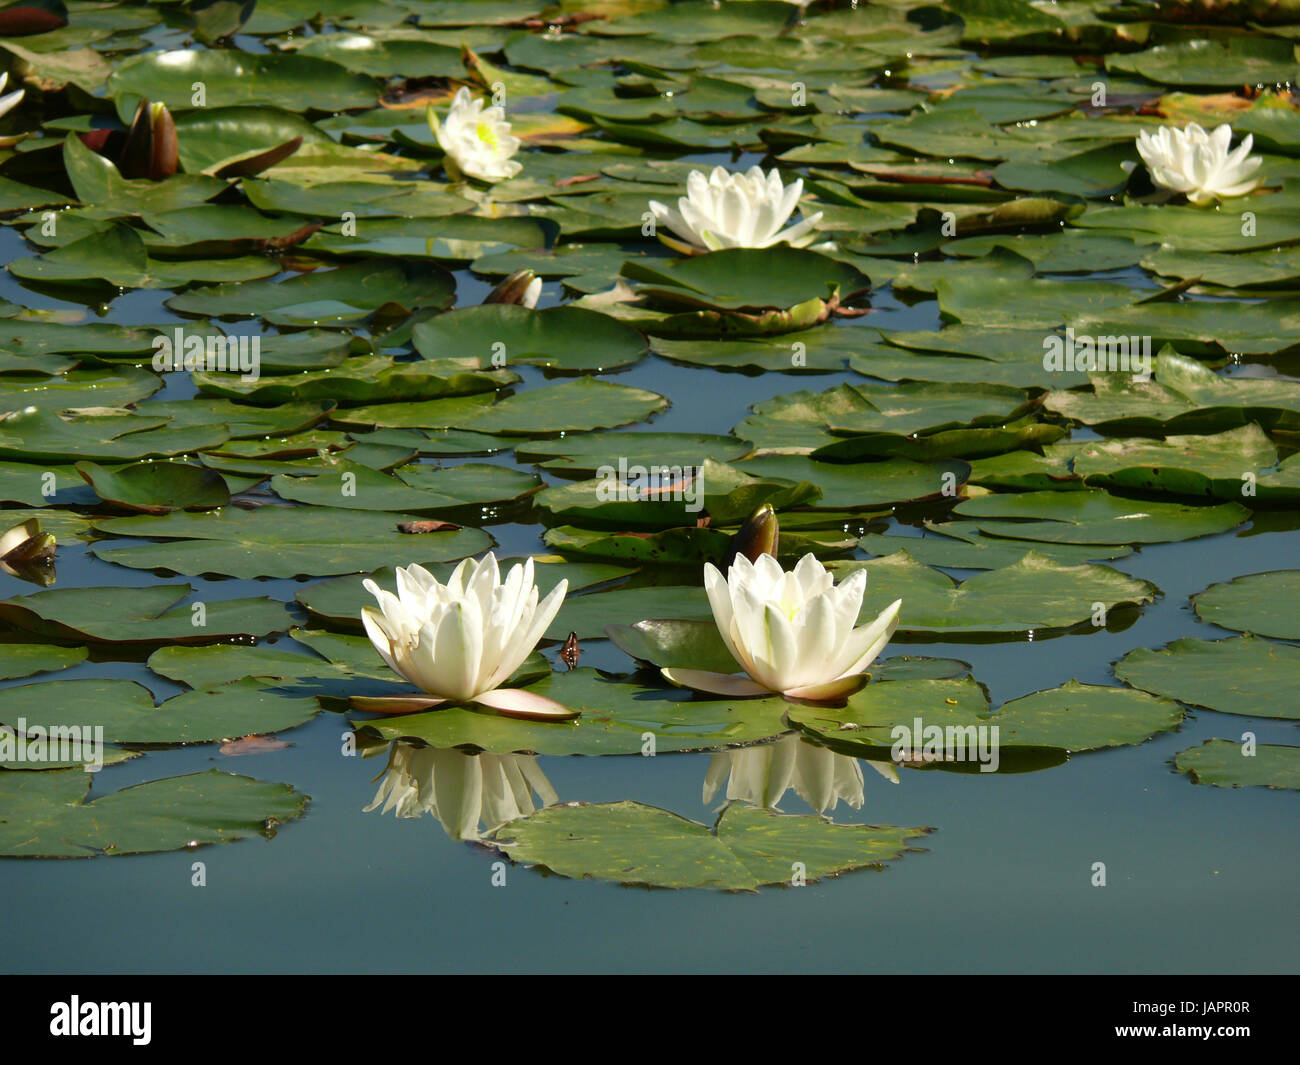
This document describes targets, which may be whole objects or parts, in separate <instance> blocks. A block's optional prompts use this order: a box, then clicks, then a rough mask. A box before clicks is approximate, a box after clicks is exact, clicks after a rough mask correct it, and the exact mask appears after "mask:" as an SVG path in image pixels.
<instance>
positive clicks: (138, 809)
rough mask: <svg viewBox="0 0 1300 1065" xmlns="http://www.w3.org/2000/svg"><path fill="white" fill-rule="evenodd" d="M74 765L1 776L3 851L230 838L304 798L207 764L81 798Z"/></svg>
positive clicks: (296, 810) (263, 828) (74, 854)
mask: <svg viewBox="0 0 1300 1065" xmlns="http://www.w3.org/2000/svg"><path fill="white" fill-rule="evenodd" d="M90 783H91V778H90V774H88V773H85V772H82V771H81V770H79V769H65V770H58V771H52V772H49V773H3V774H0V806H3V809H4V811H5V819H4V820H0V855H3V856H5V857H11V858H93V857H98V856H100V855H106V856H114V855H119V854H149V853H156V852H158V851H172V850H184V849H188V848H190V847H193V846H197V845H199V844H204V843H229V842H232V841H233V840H237V839H242V838H244V837H245V836H249V835H252V834H253V833H260V834H262V835H269V834H271V833H272V831H273V826H276V825H280V824H283V823H284V822H286V821H292V820H294V819H295V818H298V817H301V816H302V814H303V812H304V811H305V810H306V808H307V803H308V801H309V800H308V797H307V796H306V795H303V794H301V793H299V792H296V791H294V790H293V788H292V787H290V786H289V785H288V784H269V783H266V782H264V781H260V780H253V779H251V778H250V777H242V776H236V775H235V774H233V773H222V772H219V771H218V770H216V769H209V770H208V771H207V772H206V773H191V774H190V775H189V776H182V777H170V778H168V779H166V780H153V781H149V782H148V783H145V784H137V785H135V786H134V787H130V788H125V789H123V790H121V791H116V792H111V793H109V794H107V795H104V796H101V797H100V798H98V799H94V800H93V801H86V796H87V792H88V791H89V789H90Z"/></svg>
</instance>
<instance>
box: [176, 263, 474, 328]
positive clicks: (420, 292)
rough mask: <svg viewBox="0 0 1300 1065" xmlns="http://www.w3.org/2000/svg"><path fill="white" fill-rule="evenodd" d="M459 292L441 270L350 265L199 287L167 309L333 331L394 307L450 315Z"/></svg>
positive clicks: (427, 265) (424, 266) (400, 265)
mask: <svg viewBox="0 0 1300 1065" xmlns="http://www.w3.org/2000/svg"><path fill="white" fill-rule="evenodd" d="M455 293H456V281H455V278H453V277H452V276H451V274H449V273H448V272H447V271H446V270H444V269H443V268H442V267H440V266H436V265H433V264H431V263H423V264H420V265H418V266H417V265H415V264H408V263H405V262H386V261H380V262H359V263H350V264H348V265H346V266H340V267H337V268H335V269H333V270H318V271H315V272H313V273H309V274H300V275H299V276H297V277H291V278H289V279H287V280H285V281H254V282H249V283H246V284H240V285H215V286H212V287H210V288H198V289H194V290H192V291H190V292H182V293H181V294H180V295H177V296H172V297H171V298H170V299H169V300H167V306H168V307H170V308H171V309H172V310H174V311H179V312H181V313H184V314H202V315H212V316H213V317H222V316H248V315H260V316H261V317H262V318H264V319H266V321H268V322H271V323H272V324H273V325H287V326H331V327H333V326H346V325H355V324H359V323H361V322H364V321H366V320H367V319H368V318H369V317H370V315H371V314H373V313H374V312H375V311H377V310H380V309H381V308H384V307H387V306H388V305H390V304H391V305H394V306H396V307H398V308H400V309H401V311H402V312H403V313H409V312H410V311H413V310H417V309H420V308H436V309H438V310H445V309H446V308H447V307H450V306H451V304H452V301H453V299H454V298H455Z"/></svg>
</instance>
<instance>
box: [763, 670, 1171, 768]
mask: <svg viewBox="0 0 1300 1065" xmlns="http://www.w3.org/2000/svg"><path fill="white" fill-rule="evenodd" d="M789 716H790V721H791V723H792V724H795V725H797V726H798V727H799V728H800V729H802V730H803V731H805V732H806V733H808V734H809V735H812V736H814V737H816V738H817V739H819V740H821V741H823V742H826V743H827V744H828V745H830V746H831V747H832V748H834V749H836V750H839V751H842V752H844V753H852V752H854V751H857V752H861V753H863V754H867V753H871V751H872V749H873V748H874V749H876V750H879V749H881V748H885V749H889V748H892V747H894V746H895V744H898V743H900V742H903V741H904V739H905V738H906V740H907V741H908V742H906V743H905V745H904V746H903V747H902V749H903V750H904V751H906V752H908V753H915V752H917V751H918V750H921V749H922V748H923V744H924V742H925V730H927V729H929V728H930V727H931V726H938V727H939V728H940V729H942V730H943V733H944V741H943V743H942V744H941V745H940V750H939V752H938V753H940V755H941V760H946V757H944V756H948V757H951V756H952V755H954V754H956V753H957V752H954V751H952V750H951V749H949V743H950V741H949V740H948V736H949V735H952V736H953V738H954V740H956V741H958V742H959V743H961V744H962V745H969V746H965V752H966V760H972V761H973V760H974V759H975V753H976V749H975V748H976V744H977V742H978V743H982V746H983V748H984V749H986V750H991V749H993V748H998V749H1007V748H1016V747H1055V748H1059V749H1061V750H1065V751H1071V752H1075V751H1090V750H1098V749H1101V748H1105V747H1124V746H1129V745H1131V744H1135V743H1144V742H1145V741H1147V740H1149V739H1150V738H1151V737H1152V736H1154V735H1156V734H1157V733H1160V732H1165V731H1167V730H1169V729H1172V728H1175V727H1177V725H1178V724H1179V722H1181V721H1182V719H1183V709H1182V707H1180V706H1179V705H1178V704H1177V703H1175V702H1172V701H1171V700H1169V699H1159V698H1156V697H1154V696H1151V695H1147V694H1146V693H1145V692H1135V691H1133V690H1132V689H1130V688H1117V687H1114V686H1106V685H1096V684H1080V683H1079V682H1078V681H1075V680H1072V681H1069V682H1068V683H1067V684H1064V685H1062V686H1061V687H1059V688H1052V689H1050V690H1046V691H1039V692H1034V693H1033V694H1032V695H1026V696H1025V697H1024V698H1021V699H1014V700H1012V701H1011V702H1009V703H1005V704H1003V705H1002V706H1001V707H1000V708H999V709H998V710H997V711H996V712H993V713H991V712H990V711H989V705H988V698H987V696H986V695H985V693H984V690H983V688H982V687H981V686H980V685H979V684H977V683H976V682H975V681H974V680H972V679H971V678H970V677H963V678H960V679H957V680H900V681H890V682H888V683H876V684H868V685H867V686H866V687H865V688H863V689H862V690H861V691H860V692H858V693H857V694H856V695H852V696H850V697H849V700H848V705H847V706H846V707H844V708H843V709H823V708H820V707H806V706H794V707H791V709H790V715H789ZM918 719H919V720H920V722H921V729H922V732H921V735H916V729H915V722H916V721H917V720H918ZM900 726H901V727H902V728H904V729H905V730H906V732H905V733H900V732H899V731H898V730H899V728H900ZM971 726H975V727H976V728H978V727H980V726H983V727H984V728H985V729H988V730H989V731H988V732H987V733H986V734H985V736H984V738H983V740H982V741H979V740H977V738H976V737H977V736H978V733H976V732H975V731H974V729H972V728H971ZM992 726H997V728H998V733H997V736H996V739H995V738H994V736H993V734H992V731H991V729H992ZM950 727H951V728H954V729H956V730H958V731H957V732H955V733H952V734H950V733H948V729H949V728H950ZM959 750H960V748H959ZM958 760H961V759H960V757H959V759H958Z"/></svg>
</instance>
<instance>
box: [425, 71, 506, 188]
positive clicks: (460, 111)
mask: <svg viewBox="0 0 1300 1065" xmlns="http://www.w3.org/2000/svg"><path fill="white" fill-rule="evenodd" d="M427 114H428V118H429V127H430V128H431V129H432V130H433V135H434V136H435V137H437V138H438V144H439V145H440V146H441V147H442V150H443V151H444V152H446V153H447V162H446V164H445V165H446V166H447V169H448V171H449V172H451V173H452V174H453V176H459V175H461V174H463V175H465V176H466V177H472V178H478V180H479V181H487V182H496V181H504V180H505V179H506V178H512V177H514V176H515V175H516V174H517V173H519V171H520V170H522V169H523V167H522V166H520V164H519V163H516V162H515V161H514V160H513V159H511V156H512V155H514V154H515V152H517V151H518V150H519V145H520V143H521V142H520V140H519V138H518V137H516V136H514V135H513V134H512V133H511V132H510V123H509V122H507V121H506V113H505V110H504V109H503V108H501V107H495V106H494V107H489V108H487V109H486V110H485V109H484V107H483V101H482V100H481V99H471V98H470V95H469V89H467V88H465V87H463V86H462V87H461V88H460V89H458V90H457V91H456V95H455V96H454V97H453V98H452V101H451V108H450V109H449V110H448V111H447V118H446V120H445V121H443V122H439V121H438V116H437V114H436V113H435V112H434V110H433V105H432V104H431V105H430V106H429V109H428V112H427Z"/></svg>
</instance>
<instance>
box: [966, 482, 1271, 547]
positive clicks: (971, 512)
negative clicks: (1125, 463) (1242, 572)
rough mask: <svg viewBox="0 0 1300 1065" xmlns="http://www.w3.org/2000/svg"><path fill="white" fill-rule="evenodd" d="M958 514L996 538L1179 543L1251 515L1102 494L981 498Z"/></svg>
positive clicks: (1232, 508)
mask: <svg viewBox="0 0 1300 1065" xmlns="http://www.w3.org/2000/svg"><path fill="white" fill-rule="evenodd" d="M953 512H954V513H955V514H958V515H960V516H961V517H964V518H970V519H972V520H973V521H974V522H975V524H976V526H977V527H978V528H979V530H980V531H981V532H984V533H988V534H990V535H995V536H1001V537H1007V538H1010V539H1015V540H1043V541H1046V542H1048V543H1059V544H1157V543H1173V542H1177V541H1181V540H1192V539H1195V538H1196V537H1198V536H1213V535H1215V534H1216V533H1222V532H1227V531H1228V530H1229V529H1234V528H1236V527H1237V526H1238V525H1240V524H1241V523H1242V522H1244V521H1245V520H1246V519H1247V518H1249V517H1250V511H1248V510H1247V509H1246V508H1245V507H1243V506H1240V505H1239V504H1237V503H1220V504H1218V505H1217V506H1191V505H1187V504H1182V503H1164V502H1157V501H1147V500H1143V501H1137V500H1130V499H1120V498H1118V497H1117V496H1112V495H1110V494H1108V493H1106V492H1098V491H1084V492H1018V493H1013V494H1003V495H987V496H980V497H978V498H975V499H965V500H963V501H962V502H960V503H958V504H957V506H956V507H955V508H954V509H953Z"/></svg>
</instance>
